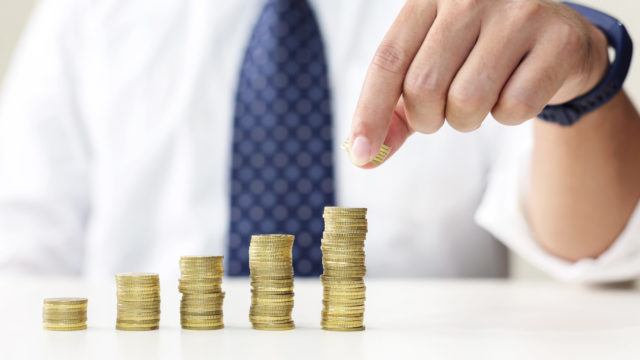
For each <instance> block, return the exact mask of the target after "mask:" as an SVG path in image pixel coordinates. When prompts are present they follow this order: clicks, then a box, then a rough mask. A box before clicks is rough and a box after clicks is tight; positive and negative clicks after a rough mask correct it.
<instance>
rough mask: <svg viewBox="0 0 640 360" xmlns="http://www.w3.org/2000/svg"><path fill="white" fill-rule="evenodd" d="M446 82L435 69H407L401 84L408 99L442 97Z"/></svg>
mask: <svg viewBox="0 0 640 360" xmlns="http://www.w3.org/2000/svg"><path fill="white" fill-rule="evenodd" d="M446 86H447V84H446V83H445V81H444V79H443V78H442V77H441V76H439V75H438V74H437V72H435V71H429V70H428V71H420V72H417V71H409V74H408V75H407V78H406V79H405V81H404V84H403V93H404V94H405V95H406V97H407V98H408V100H409V101H415V100H416V99H420V98H424V97H427V96H429V97H430V98H436V99H442V98H443V97H444V92H445V91H446Z"/></svg>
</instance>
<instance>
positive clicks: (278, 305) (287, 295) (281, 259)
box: [249, 234, 295, 330]
mask: <svg viewBox="0 0 640 360" xmlns="http://www.w3.org/2000/svg"><path fill="white" fill-rule="evenodd" d="M293 240H294V236H293V235H284V234H275V235H253V236H252V237H251V244H250V245H249V270H250V272H251V309H250V311H249V320H251V324H253V328H254V329H258V330H290V329H293V328H294V327H295V325H294V323H293V320H292V319H291V311H292V310H293V265H292V256H291V252H292V247H293Z"/></svg>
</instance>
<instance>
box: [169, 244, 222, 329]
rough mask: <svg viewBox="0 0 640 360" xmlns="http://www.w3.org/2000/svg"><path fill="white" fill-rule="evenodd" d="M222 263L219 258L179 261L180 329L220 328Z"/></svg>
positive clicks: (191, 258)
mask: <svg viewBox="0 0 640 360" xmlns="http://www.w3.org/2000/svg"><path fill="white" fill-rule="evenodd" d="M222 262H223V257H222V256H183V257H181V258H180V273H181V278H180V282H179V285H178V290H179V291H180V292H181V293H182V300H181V302H180V324H181V325H182V328H183V329H190V330H216V329H222V328H223V327H224V322H223V320H222V302H223V300H224V292H222V286H221V285H222V276H223V275H224V268H223V265H222Z"/></svg>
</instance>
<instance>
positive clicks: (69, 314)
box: [42, 298, 87, 331]
mask: <svg viewBox="0 0 640 360" xmlns="http://www.w3.org/2000/svg"><path fill="white" fill-rule="evenodd" d="M42 326H43V328H44V329H46V330H58V331H73V330H84V329H86V328H87V299H85V298H50V299H44V301H43V304H42Z"/></svg>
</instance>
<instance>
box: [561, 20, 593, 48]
mask: <svg viewBox="0 0 640 360" xmlns="http://www.w3.org/2000/svg"><path fill="white" fill-rule="evenodd" d="M553 37H554V38H555V39H556V41H557V44H558V46H559V47H560V48H562V49H565V50H569V51H574V50H579V49H581V48H582V47H583V45H584V43H585V41H586V37H587V36H585V34H583V33H581V32H580V31H578V30H577V29H576V27H575V26H573V25H571V24H569V23H566V22H563V23H560V24H558V25H556V26H555V27H554V28H553Z"/></svg>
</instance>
